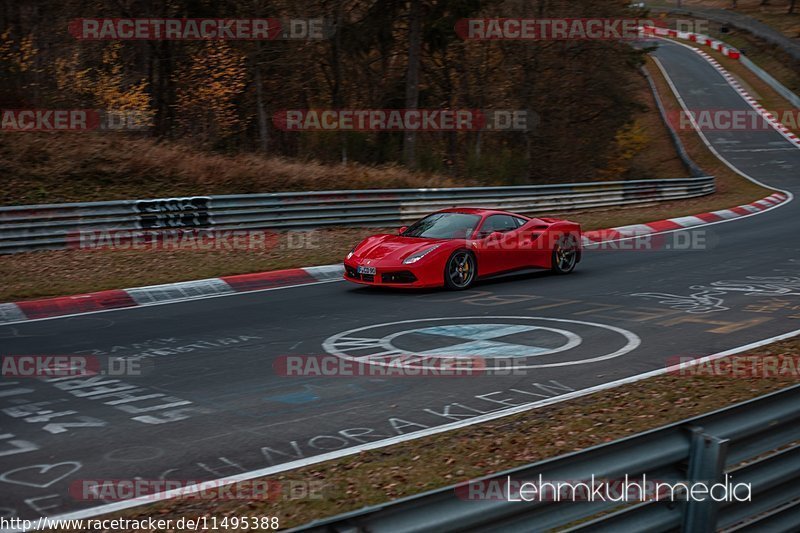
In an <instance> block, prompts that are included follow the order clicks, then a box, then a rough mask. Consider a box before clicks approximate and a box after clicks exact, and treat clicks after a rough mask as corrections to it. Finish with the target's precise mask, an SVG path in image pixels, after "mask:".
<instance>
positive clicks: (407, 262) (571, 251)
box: [344, 208, 581, 290]
mask: <svg viewBox="0 0 800 533" xmlns="http://www.w3.org/2000/svg"><path fill="white" fill-rule="evenodd" d="M580 259H581V227H580V225H579V224H577V223H575V222H570V221H567V220H558V219H554V218H530V217H526V216H523V215H517V214H515V213H507V212H505V211H496V210H492V209H475V208H451V209H444V210H442V211H437V212H436V213H433V214H431V215H428V216H426V217H425V218H423V219H422V220H419V221H418V222H416V223H415V224H413V225H412V226H409V227H405V226H404V227H402V228H400V230H399V231H398V233H397V235H389V234H380V235H373V236H372V237H368V238H366V239H364V240H363V241H362V242H361V243H360V244H359V245H358V246H356V247H355V248H353V249H352V250H351V251H350V253H349V254H347V257H346V258H345V260H344V271H345V272H344V279H346V280H347V281H352V282H354V283H361V284H364V285H375V286H382V287H442V286H444V287H447V288H450V289H455V290H460V289H466V288H468V287H469V286H470V285H472V284H473V283H474V282H475V280H477V279H478V278H479V277H480V278H484V277H488V276H494V275H496V274H502V273H505V272H511V271H514V270H523V269H529V268H544V269H551V270H552V271H553V272H556V273H558V274H567V273H569V272H572V270H573V269H574V268H575V265H576V264H577V263H578V262H579V261H580Z"/></svg>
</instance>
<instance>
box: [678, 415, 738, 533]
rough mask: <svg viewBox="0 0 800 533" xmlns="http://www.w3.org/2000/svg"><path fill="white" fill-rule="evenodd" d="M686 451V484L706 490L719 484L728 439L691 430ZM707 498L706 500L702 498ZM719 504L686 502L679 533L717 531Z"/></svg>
mask: <svg viewBox="0 0 800 533" xmlns="http://www.w3.org/2000/svg"><path fill="white" fill-rule="evenodd" d="M690 431H691V432H692V442H691V447H690V450H689V468H688V472H687V474H688V475H687V478H688V480H687V481H688V482H689V483H694V482H703V483H707V484H708V485H709V486H710V485H711V484H713V483H719V482H721V481H722V480H723V479H722V476H723V474H724V471H725V456H726V454H727V451H728V442H729V439H721V438H719V437H715V436H714V435H709V434H708V433H706V432H705V430H704V429H703V428H701V427H693V428H691V430H690ZM706 497H707V498H708V496H706ZM718 508H719V503H717V502H715V501H713V500H711V499H707V500H706V501H702V502H701V501H693V500H691V499H689V498H688V495H687V500H686V507H685V511H684V515H683V531H687V532H691V533H713V532H714V531H716V529H717V510H718Z"/></svg>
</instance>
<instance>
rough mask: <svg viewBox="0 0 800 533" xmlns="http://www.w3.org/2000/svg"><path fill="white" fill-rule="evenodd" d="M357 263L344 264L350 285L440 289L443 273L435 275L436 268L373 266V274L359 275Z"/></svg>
mask: <svg viewBox="0 0 800 533" xmlns="http://www.w3.org/2000/svg"><path fill="white" fill-rule="evenodd" d="M358 266H359V265H358V263H357V262H355V261H345V262H344V279H345V280H347V281H350V282H352V283H358V284H361V285H370V286H374V287H396V288H423V287H442V286H443V285H444V273H443V271H442V272H439V273H438V275H437V272H436V270H437V269H436V268H435V267H431V266H430V265H427V266H426V267H421V266H416V265H402V264H401V265H389V264H387V265H382V264H378V265H370V266H375V274H374V275H371V274H359V273H358Z"/></svg>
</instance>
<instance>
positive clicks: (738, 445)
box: [291, 385, 800, 533]
mask: <svg viewBox="0 0 800 533" xmlns="http://www.w3.org/2000/svg"><path fill="white" fill-rule="evenodd" d="M798 440H800V385H798V386H794V387H791V388H788V389H784V390H782V391H779V392H776V393H772V394H769V395H766V396H762V397H760V398H756V399H754V400H750V401H747V402H744V403H741V404H738V405H735V406H732V407H728V408H725V409H722V410H719V411H715V412H713V413H710V414H707V415H703V416H699V417H696V418H691V419H688V420H684V421H682V422H678V423H676V424H671V425H668V426H665V427H662V428H659V429H654V430H652V431H647V432H644V433H640V434H638V435H633V436H631V437H627V438H624V439H621V440H617V441H614V442H611V443H608V444H603V445H600V446H595V447H593V448H589V449H586V450H583V451H580V452H576V453H571V454H567V455H562V456H560V457H555V458H553V459H548V460H545V461H541V462H538V463H534V464H531V465H527V466H524V467H521V468H515V469H513V470H509V471H506V472H501V473H498V474H493V475H492V476H490V477H486V478H482V479H479V480H473V481H470V482H467V484H460V485H453V486H451V487H447V488H443V489H439V490H434V491H431V492H426V493H423V494H420V495H417V496H411V497H408V498H403V499H401V500H397V501H395V502H391V503H387V504H383V505H375V506H373V507H368V508H364V509H361V510H358V511H354V512H352V513H347V514H343V515H340V516H337V517H334V518H331V519H328V520H323V521H317V522H313V523H311V524H307V525H305V526H303V527H299V528H296V529H294V530H291V531H309V532H315V533H322V532H344V531H346V532H348V533H358V532H370V533H382V532H392V533H411V532H423V531H437V532H448V531H551V530H557V531H587V532H588V531H591V532H598V531H609V532H611V531H625V532H626V533H636V532H642V533H644V532H653V531H687V532H691V533H706V532H708V533H710V532H712V531H717V530H718V529H723V530H726V531H727V530H738V529H739V528H740V527H743V528H745V529H747V530H748V531H797V525H798V523H800V445H798V444H797V441H798ZM626 474H627V475H628V476H629V478H630V479H631V480H633V481H637V480H639V481H640V480H641V479H642V476H643V475H646V476H647V479H648V480H658V481H663V482H668V483H677V482H681V481H683V482H704V483H706V484H707V485H709V486H710V485H711V484H713V483H716V482H718V481H722V480H723V479H724V476H725V475H726V474H727V475H728V476H729V479H730V482H731V483H748V484H750V487H751V491H752V500H751V501H749V502H746V503H742V502H737V501H726V502H720V503H714V502H711V501H707V502H697V501H693V502H687V501H676V502H672V501H667V500H666V499H663V500H661V501H645V502H643V503H638V502H637V503H632V504H627V505H625V504H620V503H619V502H611V501H593V502H592V501H580V502H571V501H563V500H562V501H560V502H558V501H530V502H524V501H523V502H519V501H508V500H507V499H505V498H503V497H502V492H501V493H500V496H501V497H496V495H497V493H496V492H495V493H493V495H492V496H493V497H492V498H491V499H481V498H480V497H476V498H474V499H470V498H469V495H470V494H471V493H470V492H469V487H475V486H477V487H479V488H481V487H490V486H492V485H489V484H490V483H492V482H493V481H494V482H497V481H500V482H505V481H506V480H507V479H509V478H508V476H510V480H511V481H512V482H514V483H521V482H536V481H537V480H538V479H539V475H541V476H542V478H543V479H544V480H553V481H559V480H562V481H566V482H573V483H574V482H576V481H578V480H590V479H591V476H592V475H594V476H595V479H597V480H600V479H606V480H619V479H622V478H624V476H625V475H626ZM487 492H488V491H487ZM635 494H636V493H635V492H634V497H635ZM717 494H719V492H717ZM741 495H743V494H741ZM621 506H622V508H620V507H621ZM604 513H605V514H604Z"/></svg>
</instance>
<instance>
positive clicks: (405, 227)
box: [397, 226, 408, 235]
mask: <svg viewBox="0 0 800 533" xmlns="http://www.w3.org/2000/svg"><path fill="white" fill-rule="evenodd" d="M407 229H408V226H400V229H398V230H397V234H398V235H402V234H403V233H405V231H406V230H407Z"/></svg>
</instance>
